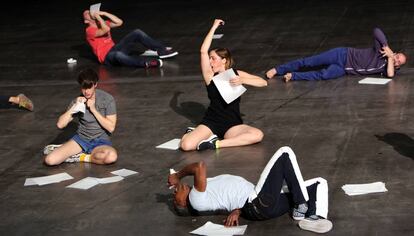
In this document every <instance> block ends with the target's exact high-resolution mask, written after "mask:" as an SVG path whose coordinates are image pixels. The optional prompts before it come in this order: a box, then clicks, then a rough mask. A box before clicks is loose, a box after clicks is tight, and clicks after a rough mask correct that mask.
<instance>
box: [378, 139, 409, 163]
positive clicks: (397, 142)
mask: <svg viewBox="0 0 414 236" xmlns="http://www.w3.org/2000/svg"><path fill="white" fill-rule="evenodd" d="M375 137H377V138H378V140H380V141H383V142H385V143H388V144H389V145H391V146H393V147H394V150H395V151H397V152H398V153H399V154H401V155H403V156H406V157H409V158H411V159H413V158H414V140H413V139H412V138H411V137H410V136H408V135H406V134H402V133H387V134H385V135H384V136H381V135H375Z"/></svg>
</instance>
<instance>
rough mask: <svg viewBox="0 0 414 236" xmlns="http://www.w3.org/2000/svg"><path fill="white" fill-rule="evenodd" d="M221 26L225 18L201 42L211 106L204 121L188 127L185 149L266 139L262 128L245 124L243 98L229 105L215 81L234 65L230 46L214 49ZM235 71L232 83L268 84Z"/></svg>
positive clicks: (235, 144)
mask: <svg viewBox="0 0 414 236" xmlns="http://www.w3.org/2000/svg"><path fill="white" fill-rule="evenodd" d="M221 25H224V21H223V20H220V19H216V20H215V21H214V23H213V26H212V27H211V29H210V31H209V32H208V34H207V36H206V37H205V39H204V42H203V44H202V45H201V49H200V56H201V72H202V74H203V78H204V82H205V84H206V87H207V93H208V98H209V99H210V105H209V107H208V109H207V111H206V113H205V115H204V118H203V120H202V121H201V123H200V124H199V125H198V126H197V127H196V128H195V129H187V131H186V134H184V136H183V137H182V139H181V144H180V147H181V149H182V150H184V151H191V150H199V151H201V150H206V149H218V148H223V147H234V146H244V145H250V144H254V143H258V142H260V141H261V140H262V139H263V132H262V131H261V130H259V129H257V128H254V127H252V126H249V125H246V124H243V120H242V118H241V116H240V97H239V98H237V99H236V100H234V101H233V102H231V103H229V104H227V103H226V101H225V100H224V99H223V98H222V96H221V95H220V92H219V91H218V89H217V87H216V85H215V84H214V81H213V80H212V79H213V76H215V75H218V74H220V73H222V72H224V71H226V70H228V69H230V68H232V66H233V58H232V57H231V53H230V51H229V50H228V49H227V48H214V49H211V50H210V46H211V42H212V40H213V35H214V32H215V31H216V29H217V28H218V27H219V26H221ZM233 70H234V73H235V74H236V76H235V77H234V78H232V79H230V81H229V83H230V85H231V86H238V85H242V84H243V85H250V86H254V87H264V86H267V81H266V80H264V79H262V78H261V77H259V76H256V75H252V74H249V73H247V72H244V71H241V70H236V69H233Z"/></svg>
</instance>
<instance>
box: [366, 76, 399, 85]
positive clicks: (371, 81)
mask: <svg viewBox="0 0 414 236" xmlns="http://www.w3.org/2000/svg"><path fill="white" fill-rule="evenodd" d="M391 80H392V79H383V78H371V77H367V78H365V79H362V80H360V81H358V83H359V84H387V83H388V82H390V81H391Z"/></svg>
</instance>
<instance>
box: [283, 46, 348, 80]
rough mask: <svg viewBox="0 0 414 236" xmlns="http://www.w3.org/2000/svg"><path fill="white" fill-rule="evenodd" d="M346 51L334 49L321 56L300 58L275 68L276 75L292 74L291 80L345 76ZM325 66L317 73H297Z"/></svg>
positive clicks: (344, 49) (345, 49)
mask: <svg viewBox="0 0 414 236" xmlns="http://www.w3.org/2000/svg"><path fill="white" fill-rule="evenodd" d="M347 52H348V49H347V48H334V49H331V50H329V51H326V52H323V53H321V54H318V55H315V56H311V57H305V58H301V59H298V60H295V61H291V62H288V63H286V64H283V65H280V66H277V67H276V71H277V74H278V75H285V74H286V73H289V72H292V80H327V79H335V78H338V77H341V76H344V75H345V63H346V56H347ZM319 66H325V68H324V69H322V70H318V71H307V72H297V71H299V70H300V69H302V68H305V69H306V68H308V69H309V68H314V67H319Z"/></svg>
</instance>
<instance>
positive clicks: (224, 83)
mask: <svg viewBox="0 0 414 236" xmlns="http://www.w3.org/2000/svg"><path fill="white" fill-rule="evenodd" d="M234 77H236V74H235V73H234V71H233V69H232V68H230V69H228V70H226V71H224V72H222V73H220V74H218V75H216V76H214V77H213V81H214V84H215V85H216V87H217V89H218V91H219V92H220V95H221V97H223V99H224V101H226V102H227V104H229V103H231V102H232V101H234V100H236V99H237V98H238V97H240V96H241V95H242V94H243V93H244V92H246V90H247V89H246V88H245V87H244V86H243V85H238V86H231V85H230V82H229V81H230V79H231V78H234Z"/></svg>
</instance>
